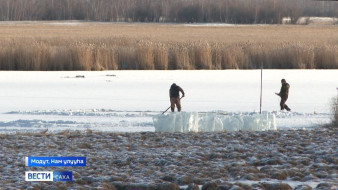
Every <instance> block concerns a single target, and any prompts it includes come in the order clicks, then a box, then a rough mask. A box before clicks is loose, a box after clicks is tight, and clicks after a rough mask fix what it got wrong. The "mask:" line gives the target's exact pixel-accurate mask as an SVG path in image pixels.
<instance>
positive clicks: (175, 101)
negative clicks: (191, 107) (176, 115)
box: [169, 83, 184, 112]
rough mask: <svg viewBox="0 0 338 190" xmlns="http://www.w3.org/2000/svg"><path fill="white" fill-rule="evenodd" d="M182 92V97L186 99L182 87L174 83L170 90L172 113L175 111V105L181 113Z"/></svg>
mask: <svg viewBox="0 0 338 190" xmlns="http://www.w3.org/2000/svg"><path fill="white" fill-rule="evenodd" d="M180 92H181V93H182V97H181V98H183V97H184V91H183V89H182V88H181V87H179V86H177V85H176V84H175V83H173V84H172V85H171V87H170V90H169V96H170V103H171V111H172V112H174V111H175V105H176V106H177V110H178V112H180V111H181V98H180Z"/></svg>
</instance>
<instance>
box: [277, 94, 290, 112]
mask: <svg viewBox="0 0 338 190" xmlns="http://www.w3.org/2000/svg"><path fill="white" fill-rule="evenodd" d="M286 100H288V97H283V98H281V100H280V109H281V110H284V109H286V110H287V111H290V110H291V109H290V108H289V106H288V105H286V104H285V102H286Z"/></svg>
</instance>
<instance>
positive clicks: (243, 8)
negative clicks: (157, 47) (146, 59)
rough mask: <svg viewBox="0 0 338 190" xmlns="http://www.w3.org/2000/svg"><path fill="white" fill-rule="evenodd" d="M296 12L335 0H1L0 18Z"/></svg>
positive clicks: (326, 11) (314, 10) (253, 18)
mask: <svg viewBox="0 0 338 190" xmlns="http://www.w3.org/2000/svg"><path fill="white" fill-rule="evenodd" d="M301 16H327V17H338V2H337V1H312V0H0V20H1V21H24V20H90V21H104V22H116V21H121V22H178V23H182V22H226V23H246V24H250V23H268V24H277V23H281V20H282V18H283V17H290V18H291V21H292V22H296V21H297V19H298V18H299V17H301Z"/></svg>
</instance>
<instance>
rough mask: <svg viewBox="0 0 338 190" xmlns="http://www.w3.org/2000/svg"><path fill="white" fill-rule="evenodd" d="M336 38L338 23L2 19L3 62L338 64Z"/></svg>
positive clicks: (74, 66)
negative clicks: (282, 23)
mask: <svg viewBox="0 0 338 190" xmlns="http://www.w3.org/2000/svg"><path fill="white" fill-rule="evenodd" d="M337 45H338V27H337V26H299V25H298V26H295V25H229V26H228V25H184V24H140V23H99V22H76V21H72V22H2V23H0V69H1V70H42V71H44V70H107V69H110V70H116V69H120V70H123V69H150V70H152V69H161V70H167V69H189V70H190V69H257V68H260V64H263V66H264V68H268V69H338V49H337Z"/></svg>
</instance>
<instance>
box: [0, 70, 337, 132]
mask: <svg viewBox="0 0 338 190" xmlns="http://www.w3.org/2000/svg"><path fill="white" fill-rule="evenodd" d="M282 78H285V79H286V80H287V82H288V83H289V84H290V86H291V87H290V95H289V99H288V101H287V104H288V105H289V107H290V108H291V109H292V113H284V112H279V101H280V98H279V97H278V96H276V95H275V92H279V90H280V87H281V83H280V80H281V79H282ZM172 83H176V84H178V85H179V86H181V87H182V88H183V89H184V91H185V93H186V97H185V98H184V99H182V106H183V111H187V112H223V113H224V112H227V113H238V112H245V113H252V112H257V111H259V95H260V70H220V71H206V70H201V71H90V72H89V71H69V72H66V71H62V72H27V71H13V72H12V71H2V72H0V88H1V89H2V90H1V91H0V105H1V106H0V132H5V131H16V130H42V129H46V128H48V129H49V130H51V131H52V130H61V129H62V130H63V129H79V130H82V129H92V130H104V131H154V127H153V124H152V116H153V115H156V114H159V113H161V112H162V111H164V110H165V109H167V108H168V106H169V97H168V96H169V95H168V91H169V88H170V85H171V84H172ZM337 86H338V70H264V71H263V106H262V110H263V111H268V112H274V113H276V116H277V127H278V128H279V129H281V128H299V127H313V126H318V125H319V124H325V123H328V122H330V117H331V116H330V100H331V98H332V97H334V96H335V95H337V89H336V87H337ZM314 113H316V114H314Z"/></svg>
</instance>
